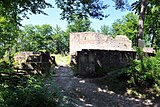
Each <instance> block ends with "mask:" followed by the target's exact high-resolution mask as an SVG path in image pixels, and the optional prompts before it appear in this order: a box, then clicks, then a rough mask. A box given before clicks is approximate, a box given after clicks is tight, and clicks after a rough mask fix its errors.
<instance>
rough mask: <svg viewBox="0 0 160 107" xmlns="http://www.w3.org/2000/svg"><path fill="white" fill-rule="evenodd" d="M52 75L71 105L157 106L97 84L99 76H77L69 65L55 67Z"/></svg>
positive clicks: (103, 106) (83, 106) (109, 106)
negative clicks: (54, 73)
mask: <svg viewBox="0 0 160 107" xmlns="http://www.w3.org/2000/svg"><path fill="white" fill-rule="evenodd" d="M55 71H56V75H55V76H54V77H53V80H54V81H55V83H56V85H57V86H58V89H59V90H60V91H61V92H62V93H63V95H64V96H65V98H66V99H68V101H69V102H70V103H72V105H71V106H73V107H158V106H160V105H156V104H153V103H152V102H151V101H150V100H141V99H136V98H132V97H127V96H124V95H121V94H116V93H115V92H114V91H112V90H110V89H109V88H108V86H107V85H99V84H98V82H97V81H99V80H100V79H101V78H98V79H97V78H96V79H95V78H79V77H75V76H74V75H73V71H72V70H71V69H70V68H69V67H63V66H59V67H56V70H55ZM69 107H70V106H69Z"/></svg>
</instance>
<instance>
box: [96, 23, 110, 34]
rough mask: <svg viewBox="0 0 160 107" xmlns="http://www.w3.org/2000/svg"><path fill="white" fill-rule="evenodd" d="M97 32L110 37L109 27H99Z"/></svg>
mask: <svg viewBox="0 0 160 107" xmlns="http://www.w3.org/2000/svg"><path fill="white" fill-rule="evenodd" d="M98 32H100V33H102V34H104V35H110V34H111V32H110V28H109V26H106V25H103V26H101V28H100V31H98Z"/></svg>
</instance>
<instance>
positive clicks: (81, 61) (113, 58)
mask: <svg viewBox="0 0 160 107" xmlns="http://www.w3.org/2000/svg"><path fill="white" fill-rule="evenodd" d="M144 49H145V50H146V51H147V52H152V51H154V50H153V49H150V48H144ZM70 54H71V56H72V64H74V65H75V66H76V68H77V70H76V74H80V75H86V74H89V75H90V74H96V72H97V71H107V70H108V69H111V68H119V67H126V66H129V65H130V64H131V62H132V60H133V59H135V57H136V52H135V50H133V48H132V41H131V40H129V39H128V38H127V37H126V36H123V35H117V36H116V37H115V38H113V37H111V36H105V35H102V34H99V33H95V32H79V33H71V34H70Z"/></svg>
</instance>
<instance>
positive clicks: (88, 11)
mask: <svg viewBox="0 0 160 107" xmlns="http://www.w3.org/2000/svg"><path fill="white" fill-rule="evenodd" d="M56 4H57V7H58V8H60V9H61V10H62V13H61V16H62V19H67V21H70V22H72V21H74V16H75V15H76V16H78V18H80V19H83V18H88V17H89V16H91V17H93V18H98V19H102V18H104V17H107V16H108V15H105V14H104V13H103V10H104V9H106V8H107V7H108V5H104V4H103V1H102V0H56Z"/></svg>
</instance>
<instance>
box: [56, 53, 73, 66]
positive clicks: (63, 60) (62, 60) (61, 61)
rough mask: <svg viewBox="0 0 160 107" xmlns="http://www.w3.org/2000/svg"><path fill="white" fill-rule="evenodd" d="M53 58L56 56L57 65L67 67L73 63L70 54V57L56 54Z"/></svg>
mask: <svg viewBox="0 0 160 107" xmlns="http://www.w3.org/2000/svg"><path fill="white" fill-rule="evenodd" d="M53 56H55V60H56V63H57V65H65V66H69V65H70V62H71V56H70V54H68V55H61V54H54V55H53Z"/></svg>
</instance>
